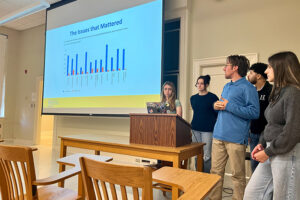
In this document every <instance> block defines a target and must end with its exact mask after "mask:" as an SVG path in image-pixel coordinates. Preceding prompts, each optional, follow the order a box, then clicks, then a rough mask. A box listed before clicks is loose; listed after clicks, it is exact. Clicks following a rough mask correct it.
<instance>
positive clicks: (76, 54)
mask: <svg viewBox="0 0 300 200" xmlns="http://www.w3.org/2000/svg"><path fill="white" fill-rule="evenodd" d="M77 67H78V54H76V75H77Z"/></svg>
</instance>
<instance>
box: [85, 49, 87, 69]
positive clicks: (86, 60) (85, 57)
mask: <svg viewBox="0 0 300 200" xmlns="http://www.w3.org/2000/svg"><path fill="white" fill-rule="evenodd" d="M86 73H87V52H85V74H86Z"/></svg>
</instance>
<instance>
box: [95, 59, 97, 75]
mask: <svg viewBox="0 0 300 200" xmlns="http://www.w3.org/2000/svg"><path fill="white" fill-rule="evenodd" d="M95 73H97V60H95Z"/></svg>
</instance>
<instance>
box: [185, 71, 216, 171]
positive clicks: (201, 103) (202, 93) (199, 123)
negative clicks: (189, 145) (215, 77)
mask: <svg viewBox="0 0 300 200" xmlns="http://www.w3.org/2000/svg"><path fill="white" fill-rule="evenodd" d="M209 83H210V76H209V75H206V76H199V77H198V79H197V82H196V84H195V86H196V87H197V89H198V93H197V94H195V95H193V96H191V99H190V101H191V106H192V109H193V111H194V114H193V120H192V123H191V125H192V133H193V135H192V141H193V142H203V143H206V145H204V147H203V150H204V155H203V160H204V163H203V164H204V166H203V171H204V172H207V173H210V168H211V146H212V132H213V129H214V126H215V123H216V120H217V116H218V113H217V112H216V111H215V110H214V108H213V104H214V102H216V101H217V100H219V99H218V97H217V96H216V95H215V94H213V93H211V92H208V91H207V87H208V86H209ZM195 164H196V166H197V158H195Z"/></svg>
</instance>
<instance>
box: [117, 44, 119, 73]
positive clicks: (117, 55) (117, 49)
mask: <svg viewBox="0 0 300 200" xmlns="http://www.w3.org/2000/svg"><path fill="white" fill-rule="evenodd" d="M117 71H119V49H117Z"/></svg>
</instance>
